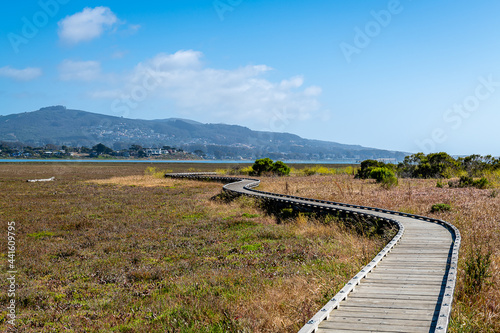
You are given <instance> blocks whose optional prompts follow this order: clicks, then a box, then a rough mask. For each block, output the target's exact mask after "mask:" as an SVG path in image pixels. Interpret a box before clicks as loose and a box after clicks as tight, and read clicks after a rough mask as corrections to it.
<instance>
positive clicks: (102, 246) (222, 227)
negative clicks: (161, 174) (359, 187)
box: [0, 164, 385, 332]
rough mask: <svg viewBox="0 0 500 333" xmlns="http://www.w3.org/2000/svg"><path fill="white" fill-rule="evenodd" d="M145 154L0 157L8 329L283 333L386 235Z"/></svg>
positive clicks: (0, 325)
mask: <svg viewBox="0 0 500 333" xmlns="http://www.w3.org/2000/svg"><path fill="white" fill-rule="evenodd" d="M147 167H149V166H148V165H120V166H117V165H101V164H98V165H95V164H94V165H89V164H85V165H83V164H71V165H69V164H65V165H55V164H43V165H41V164H22V165H21V164H2V165H0V186H1V189H2V191H1V193H0V203H1V206H2V214H1V217H2V218H1V219H2V226H3V228H4V230H6V225H7V222H8V221H16V226H17V230H16V231H17V257H16V260H17V261H16V264H17V268H18V275H17V276H16V279H17V280H16V282H17V284H18V288H17V294H16V300H17V302H18V303H17V304H18V308H17V315H18V319H17V324H18V329H19V331H22V332H63V331H64V332H84V331H86V332H98V331H99V332H296V331H297V330H298V329H299V328H300V327H301V326H302V325H303V324H304V323H305V322H306V321H307V320H308V319H309V318H310V317H311V316H312V315H313V314H314V313H315V312H316V311H318V309H319V308H320V307H321V306H322V305H324V303H325V302H326V300H327V299H328V298H330V297H331V296H333V295H334V294H335V293H336V292H337V291H338V290H339V288H340V287H342V286H343V285H344V283H346V282H347V281H348V280H349V279H350V278H351V277H352V276H353V274H355V273H356V272H357V271H358V270H359V269H360V267H362V266H363V265H364V264H366V263H367V262H368V261H369V260H371V258H372V257H373V256H374V255H375V254H376V253H377V252H378V250H379V249H380V248H381V247H382V246H383V245H384V243H385V241H384V240H383V239H381V238H380V237H378V236H375V237H371V238H368V237H363V236H362V235H360V234H359V233H358V232H356V230H355V229H353V228H349V227H347V226H345V225H343V224H341V223H333V222H334V221H332V223H324V221H323V220H318V219H315V218H314V217H312V216H307V215H304V214H302V215H299V216H297V217H296V218H291V219H289V220H288V221H287V223H282V224H277V223H276V218H275V217H274V216H270V215H267V214H266V213H265V211H263V210H261V209H260V208H259V205H258V204H257V202H256V201H255V200H253V199H250V198H246V197H239V198H236V199H234V198H232V199H231V200H215V199H214V200H211V199H212V198H215V197H217V195H218V194H220V191H221V189H220V184H218V183H210V182H197V181H188V180H174V179H163V178H158V177H155V173H156V172H149V171H147V170H146V168H147ZM155 167H158V166H155ZM183 167H184V166H177V165H175V166H174V167H173V169H174V170H173V171H180V169H182V168H183ZM161 168H163V167H161ZM168 168H172V166H171V165H169V166H168ZM175 168H178V169H177V170H176V169H175ZM192 168H195V169H196V171H206V170H207V169H208V168H207V167H206V166H199V165H193V166H192ZM200 169H201V170H200ZM52 176H55V177H56V181H54V182H50V183H27V182H26V179H32V178H48V177H52ZM308 179H309V178H308ZM346 180H347V179H346ZM265 181H266V182H267V181H270V182H278V181H279V179H269V180H265ZM339 181H340V183H339V184H340V185H341V186H343V185H344V184H345V183H343V180H339ZM277 184H278V185H277V186H279V182H278V183H277ZM297 186H298V185H296V184H294V185H292V186H291V190H294V189H295V188H296V187H297ZM345 192H346V194H347V195H350V193H351V192H352V191H349V190H346V191H345ZM5 242H6V237H2V238H1V239H0V246H1V249H2V257H1V258H2V260H5V263H6V258H5V249H6V244H5ZM0 279H1V280H2V281H5V273H4V271H2V274H0ZM7 301H8V296H7V292H6V288H2V289H1V290H0V302H1V303H2V304H6V302H7ZM1 311H2V312H0V331H5V330H6V327H7V326H6V322H5V320H6V317H5V315H6V312H5V308H3V309H2V310H1Z"/></svg>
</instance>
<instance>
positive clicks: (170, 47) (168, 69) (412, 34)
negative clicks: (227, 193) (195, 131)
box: [0, 0, 500, 156]
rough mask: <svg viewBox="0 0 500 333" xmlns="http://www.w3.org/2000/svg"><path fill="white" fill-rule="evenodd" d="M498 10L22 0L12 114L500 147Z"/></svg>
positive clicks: (17, 11) (11, 47)
mask: <svg viewBox="0 0 500 333" xmlns="http://www.w3.org/2000/svg"><path fill="white" fill-rule="evenodd" d="M498 13H500V3H499V2H498V1H493V0H489V1H477V2H471V1H464V0H454V1H451V0H443V1H430V0H420V1H417V0H413V1H411V0H400V1H397V0H390V1H356V2H354V1H351V2H347V1H332V0H329V1H327V0H318V1H296V0H287V1H284V0H283V1H274V0H266V1H263V0H253V1H250V0H216V1H214V0H207V1H204V0H203V1H202V0H199V1H195V0H179V1H177V0H173V1H142V2H141V1H133V2H126V1H106V0H103V1H77V0H41V1H31V0H30V1H28V0H27V1H22V2H9V4H8V5H4V9H3V10H2V11H1V12H0V35H1V36H2V38H0V50H1V52H0V114H3V115H6V114H11V113H20V112H27V111H34V110H38V109H39V108H41V107H44V106H49V105H65V106H67V107H68V108H73V109H81V110H86V111H91V112H97V113H103V114H109V115H116V116H123V117H128V118H141V119H161V118H170V117H182V118H188V119H193V120H197V121H201V122H207V123H228V124H238V125H243V126H247V127H250V128H252V129H255V130H271V131H280V132H290V133H295V134H298V135H300V136H302V137H305V138H310V139H320V140H328V141H336V142H341V143H350V144H361V145H364V146H369V147H376V148H384V149H391V150H402V151H408V152H418V151H424V152H426V153H428V152H434V151H446V152H448V153H450V154H472V153H479V154H492V155H495V156H498V155H500V146H499V145H498V144H497V143H498V142H499V141H500V140H499V139H500V131H499V130H498V124H499V123H500V20H498Z"/></svg>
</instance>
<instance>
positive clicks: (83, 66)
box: [59, 60, 101, 81]
mask: <svg viewBox="0 0 500 333" xmlns="http://www.w3.org/2000/svg"><path fill="white" fill-rule="evenodd" d="M100 77H101V64H100V63H99V62H98V61H72V60H64V61H63V62H62V63H61V64H60V65H59V78H60V79H61V80H63V81H93V80H96V79H98V78H100Z"/></svg>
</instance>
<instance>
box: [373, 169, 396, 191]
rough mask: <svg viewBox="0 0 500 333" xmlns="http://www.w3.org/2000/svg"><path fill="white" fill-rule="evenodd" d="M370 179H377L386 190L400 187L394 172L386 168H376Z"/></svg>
mask: <svg viewBox="0 0 500 333" xmlns="http://www.w3.org/2000/svg"><path fill="white" fill-rule="evenodd" d="M370 178H372V179H375V180H376V181H377V183H381V184H382V185H383V186H384V187H385V188H391V187H393V186H397V185H398V179H397V178H396V176H395V175H394V172H393V171H392V170H389V169H388V168H386V167H381V168H380V167H376V168H373V169H372V170H371V172H370Z"/></svg>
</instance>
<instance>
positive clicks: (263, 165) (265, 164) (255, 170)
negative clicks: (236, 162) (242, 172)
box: [251, 157, 290, 176]
mask: <svg viewBox="0 0 500 333" xmlns="http://www.w3.org/2000/svg"><path fill="white" fill-rule="evenodd" d="M263 173H272V174H275V175H278V176H288V175H289V174H290V167H289V166H287V165H286V164H285V163H283V162H282V161H276V162H273V160H272V159H270V158H268V157H266V158H262V159H258V160H256V161H255V162H254V164H253V166H252V173H251V174H252V175H254V176H260V175H262V174H263Z"/></svg>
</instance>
